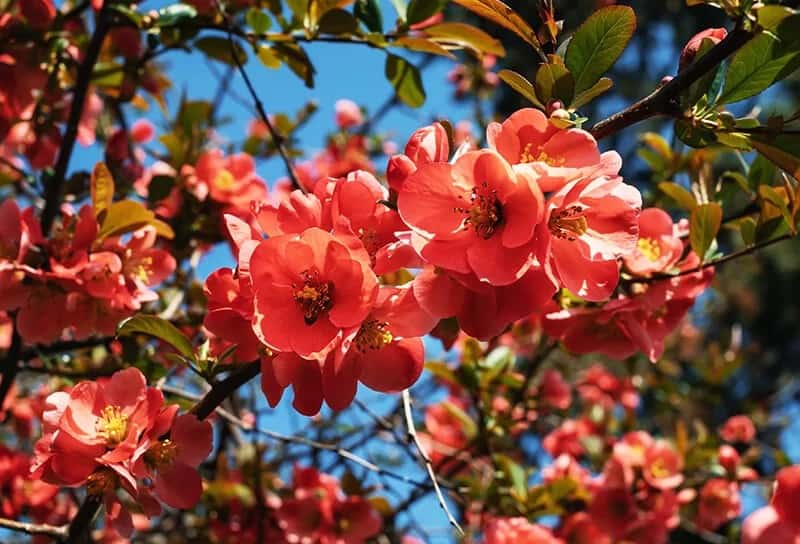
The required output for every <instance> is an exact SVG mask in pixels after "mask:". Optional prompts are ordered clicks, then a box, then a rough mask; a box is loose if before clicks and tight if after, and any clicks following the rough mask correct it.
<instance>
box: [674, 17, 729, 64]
mask: <svg viewBox="0 0 800 544" xmlns="http://www.w3.org/2000/svg"><path fill="white" fill-rule="evenodd" d="M727 35H728V31H727V30H725V29H724V28H707V29H705V30H703V31H702V32H698V33H697V34H695V35H694V36H692V38H691V39H690V40H689V41H688V42H686V45H685V46H684V47H683V51H681V57H680V60H679V61H678V71H679V72H680V71H681V70H683V69H684V68H686V67H687V66H689V65H690V64H691V63H692V61H693V60H694V58H695V56H696V55H697V52H698V51H699V50H700V47H701V46H702V45H703V40H705V39H706V38H708V39H709V40H711V42H712V43H714V44H718V43H719V42H721V41H722V40H723V39H724V38H725V36H727Z"/></svg>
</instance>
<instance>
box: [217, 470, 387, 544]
mask: <svg viewBox="0 0 800 544" xmlns="http://www.w3.org/2000/svg"><path fill="white" fill-rule="evenodd" d="M226 478H227V479H226V480H223V481H215V482H214V486H212V488H211V489H210V490H209V499H211V500H214V501H216V502H222V503H223V504H221V505H220V506H223V508H221V509H220V513H219V517H218V518H216V519H215V520H213V521H212V523H211V528H212V531H213V534H214V536H215V538H216V541H218V542H221V543H231V544H233V543H240V544H249V543H257V542H287V543H290V542H314V543H318V544H365V543H366V542H367V541H369V539H370V538H372V537H374V536H376V535H377V534H378V533H379V532H380V531H381V529H382V527H383V518H382V517H381V515H380V514H379V513H378V511H377V510H376V509H375V507H374V506H373V505H372V503H371V502H370V501H369V499H367V498H365V497H364V496H362V495H359V494H346V493H345V492H344V490H343V489H342V487H341V484H340V482H339V480H338V479H337V478H336V477H334V476H331V475H329V474H324V473H321V472H319V471H318V470H316V469H315V468H311V467H302V466H300V465H295V466H294V468H293V471H292V485H291V487H289V488H283V486H282V485H280V482H276V485H275V486H274V487H275V489H274V491H270V492H269V493H268V494H267V495H266V497H265V498H264V501H263V502H264V506H263V507H262V508H260V509H259V508H257V507H256V505H255V500H250V499H251V498H250V497H246V500H244V501H243V500H242V499H241V497H235V496H234V497H231V495H230V494H226V493H225V492H224V491H222V490H224V489H225V488H226V484H230V483H238V482H237V481H238V480H239V475H238V474H229V475H227V476H226ZM217 489H219V490H220V491H222V492H221V493H215V490H217ZM220 499H221V501H220ZM259 526H260V527H261V531H262V532H263V536H262V539H261V540H259V539H258V538H259V537H258V534H259V531H258V530H257V528H258V527H259Z"/></svg>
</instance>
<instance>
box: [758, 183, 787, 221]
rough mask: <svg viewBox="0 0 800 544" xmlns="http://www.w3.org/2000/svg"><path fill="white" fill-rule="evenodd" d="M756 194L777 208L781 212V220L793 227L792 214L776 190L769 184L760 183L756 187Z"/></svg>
mask: <svg viewBox="0 0 800 544" xmlns="http://www.w3.org/2000/svg"><path fill="white" fill-rule="evenodd" d="M758 196H760V197H761V199H762V200H765V201H767V202H769V203H770V204H772V205H773V206H775V207H776V208H778V210H780V212H781V216H782V217H783V220H784V221H786V224H787V225H788V226H789V228H793V226H794V225H793V221H792V214H791V212H790V211H789V207H788V206H787V204H786V200H785V199H784V198H783V196H782V195H781V194H780V193H779V192H778V191H776V190H775V189H773V188H772V187H770V186H769V185H761V186H759V188H758Z"/></svg>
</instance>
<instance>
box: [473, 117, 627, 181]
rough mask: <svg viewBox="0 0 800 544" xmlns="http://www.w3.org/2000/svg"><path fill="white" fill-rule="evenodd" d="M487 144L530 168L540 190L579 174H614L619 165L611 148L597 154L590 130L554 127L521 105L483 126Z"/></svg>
mask: <svg viewBox="0 0 800 544" xmlns="http://www.w3.org/2000/svg"><path fill="white" fill-rule="evenodd" d="M486 139H487V141H488V142H489V145H490V146H491V147H492V148H494V149H495V150H497V152H498V153H500V154H501V155H502V156H503V158H505V159H506V160H507V161H508V162H509V163H510V164H513V165H519V167H518V168H520V169H522V170H530V171H532V172H533V173H534V175H535V177H536V178H537V182H538V184H539V186H540V188H541V190H542V191H544V192H548V191H557V190H559V189H561V188H562V187H563V186H564V185H565V184H566V183H568V182H570V181H573V180H576V179H578V178H582V177H587V176H588V175H589V174H592V175H593V176H594V177H599V176H602V175H605V176H616V175H617V173H618V172H619V169H620V167H621V165H622V163H621V160H620V157H619V155H618V154H617V153H616V152H614V151H609V152H607V153H603V154H602V155H601V154H600V151H599V150H598V149H597V142H596V141H595V139H594V138H593V137H592V135H591V134H589V133H588V132H586V131H584V130H580V129H577V128H571V129H561V128H558V127H556V126H555V125H554V124H552V123H551V122H550V120H549V119H548V118H547V117H546V116H545V115H544V113H542V112H541V111H539V110H537V109H533V108H523V109H521V110H518V111H516V112H514V113H513V114H511V116H510V117H509V118H508V119H506V120H505V121H503V123H502V124H500V123H489V126H488V127H487V129H486Z"/></svg>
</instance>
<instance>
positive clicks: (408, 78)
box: [386, 54, 425, 108]
mask: <svg viewBox="0 0 800 544" xmlns="http://www.w3.org/2000/svg"><path fill="white" fill-rule="evenodd" d="M386 79H387V80H388V81H389V83H391V84H392V86H393V87H394V90H395V92H396V93H397V98H398V99H400V101H401V102H403V104H406V105H407V106H411V107H412V108H418V107H420V106H421V105H422V104H424V103H425V89H424V88H423V86H422V76H421V75H420V73H419V69H418V68H417V67H416V66H414V65H413V64H411V63H410V62H408V61H407V60H406V59H404V58H403V57H399V56H397V55H392V54H389V55H387V57H386Z"/></svg>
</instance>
